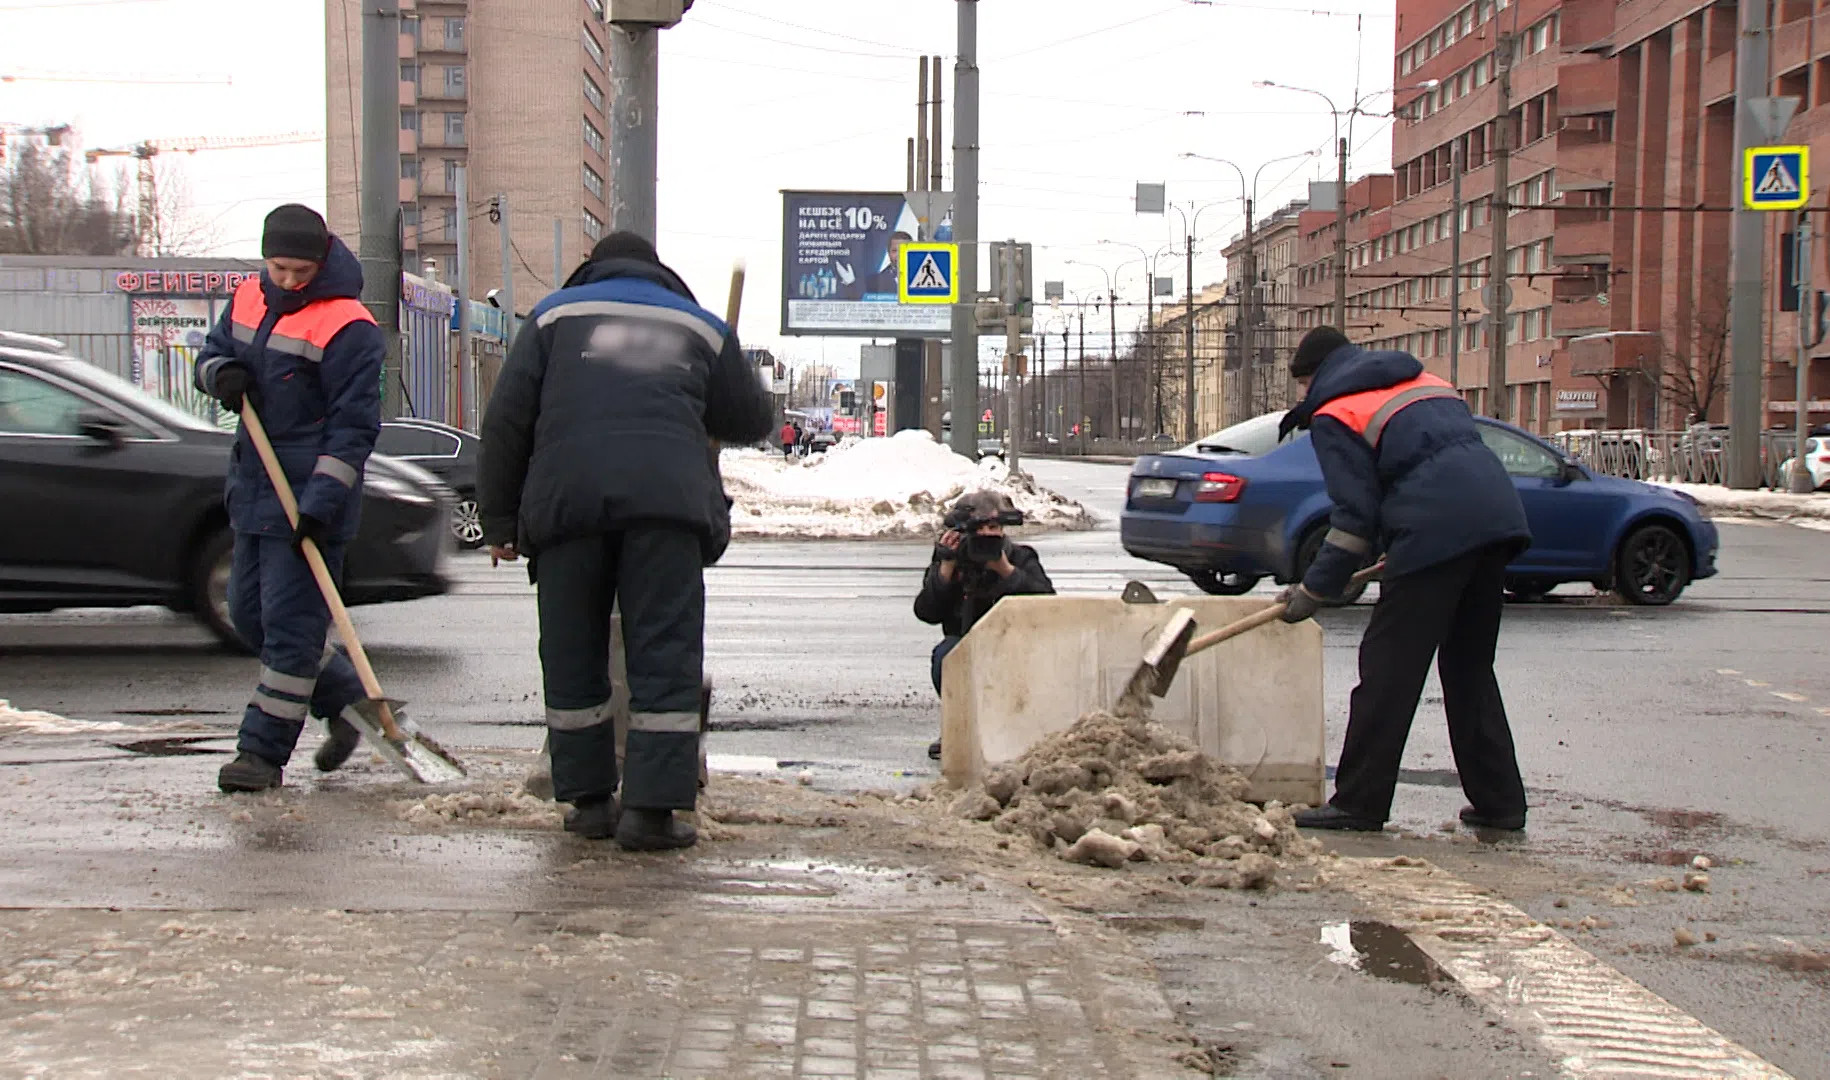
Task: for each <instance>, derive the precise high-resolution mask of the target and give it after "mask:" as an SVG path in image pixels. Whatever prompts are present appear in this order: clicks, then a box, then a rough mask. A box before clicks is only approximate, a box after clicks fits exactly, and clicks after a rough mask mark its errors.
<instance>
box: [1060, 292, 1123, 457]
mask: <svg viewBox="0 0 1830 1080" xmlns="http://www.w3.org/2000/svg"><path fill="white" fill-rule="evenodd" d="M1067 263H1068V265H1069V266H1086V267H1090V268H1092V269H1094V270H1097V271H1099V272H1100V273H1102V274H1104V275H1105V276H1106V305H1107V307H1108V308H1110V310H1111V316H1112V429H1111V430H1112V434H1113V435H1114V436H1116V437H1123V435H1124V428H1123V425H1122V423H1121V421H1120V416H1119V408H1118V294H1117V293H1116V292H1115V291H1114V290H1113V283H1112V271H1110V270H1107V269H1106V268H1105V267H1103V266H1101V265H1099V264H1098V263H1090V262H1082V261H1081V260H1079V259H1069V260H1068V261H1067Z"/></svg>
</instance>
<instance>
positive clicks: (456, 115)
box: [445, 112, 464, 146]
mask: <svg viewBox="0 0 1830 1080" xmlns="http://www.w3.org/2000/svg"><path fill="white" fill-rule="evenodd" d="M445 142H446V143H448V144H450V145H451V146H462V145H464V114H463V113H461V112H453V113H446V114H445Z"/></svg>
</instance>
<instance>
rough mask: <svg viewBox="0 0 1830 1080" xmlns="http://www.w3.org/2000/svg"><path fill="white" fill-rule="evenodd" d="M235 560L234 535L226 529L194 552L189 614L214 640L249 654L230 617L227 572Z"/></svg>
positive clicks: (215, 534)
mask: <svg viewBox="0 0 1830 1080" xmlns="http://www.w3.org/2000/svg"><path fill="white" fill-rule="evenodd" d="M234 559H235V534H234V533H232V532H230V531H229V530H228V529H222V530H219V531H217V532H214V533H211V534H210V536H209V538H208V539H206V540H205V541H204V542H203V546H202V547H200V548H198V549H197V558H196V562H195V563H194V564H193V565H192V568H191V610H192V611H194V612H196V613H197V618H198V619H200V620H202V622H203V625H204V626H206V627H208V628H209V631H210V633H212V634H215V635H216V638H217V640H219V641H221V642H222V643H223V644H224V645H226V646H228V647H229V648H230V649H232V650H233V651H235V652H239V653H251V652H253V651H254V650H253V649H250V648H249V647H248V643H247V642H246V641H244V640H242V636H241V634H239V633H237V632H236V630H235V620H234V619H232V618H230V617H229V570H230V566H231V565H232V564H233V562H234Z"/></svg>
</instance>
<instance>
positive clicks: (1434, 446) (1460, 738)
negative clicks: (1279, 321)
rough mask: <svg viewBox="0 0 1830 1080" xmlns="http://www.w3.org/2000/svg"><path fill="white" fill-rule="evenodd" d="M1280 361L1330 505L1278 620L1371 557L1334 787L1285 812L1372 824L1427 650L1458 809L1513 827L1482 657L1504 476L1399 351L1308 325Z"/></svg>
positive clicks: (1507, 760)
mask: <svg viewBox="0 0 1830 1080" xmlns="http://www.w3.org/2000/svg"><path fill="white" fill-rule="evenodd" d="M1290 375H1291V377H1292V378H1294V379H1296V380H1298V381H1299V382H1301V383H1303V384H1304V385H1305V387H1306V388H1307V393H1306V394H1305V396H1304V397H1303V400H1302V402H1301V403H1300V404H1299V405H1297V406H1296V408H1294V409H1292V410H1290V412H1289V413H1288V414H1286V415H1285V417H1284V419H1283V423H1282V428H1283V432H1284V433H1285V434H1288V433H1289V432H1290V431H1292V430H1294V429H1297V428H1308V429H1309V432H1310V438H1311V440H1312V441H1313V443H1314V446H1315V456H1316V459H1317V460H1318V461H1320V462H1321V466H1322V477H1323V479H1324V480H1325V481H1326V483H1327V485H1328V497H1329V498H1330V499H1331V500H1333V502H1334V513H1333V516H1332V517H1331V518H1330V519H1329V529H1328V533H1327V535H1326V537H1325V538H1324V540H1323V543H1322V548H1321V552H1320V554H1318V555H1317V556H1316V557H1315V561H1314V562H1313V563H1311V564H1310V566H1309V568H1308V570H1307V571H1306V572H1305V573H1304V575H1303V580H1302V581H1301V582H1299V583H1297V584H1294V585H1291V586H1290V587H1289V588H1288V589H1286V590H1285V591H1284V596H1283V599H1284V601H1285V603H1286V605H1287V607H1286V609H1285V613H1284V620H1285V621H1286V622H1301V621H1302V620H1304V619H1307V618H1310V617H1312V616H1313V615H1314V614H1315V612H1316V609H1317V608H1318V607H1319V606H1321V605H1322V604H1323V603H1325V602H1327V601H1328V600H1329V599H1330V598H1334V597H1339V596H1341V595H1342V594H1343V593H1344V592H1345V591H1346V589H1347V585H1348V579H1349V578H1350V577H1352V576H1353V574H1354V572H1355V571H1356V570H1358V569H1359V568H1360V567H1362V566H1365V565H1367V564H1368V563H1370V562H1372V561H1373V559H1374V558H1376V557H1378V556H1380V555H1381V554H1382V555H1383V557H1384V560H1385V569H1384V571H1383V574H1382V576H1381V579H1380V581H1381V584H1380V587H1379V602H1378V604H1377V606H1375V607H1374V608H1373V614H1372V620H1371V622H1369V623H1368V624H1367V627H1366V633H1365V636H1364V637H1363V638H1362V639H1361V641H1360V684H1359V685H1358V686H1357V687H1355V688H1354V691H1353V697H1352V701H1351V704H1350V706H1349V713H1348V719H1347V738H1346V741H1345V742H1344V743H1343V744H1342V746H1341V760H1340V765H1339V767H1338V768H1337V769H1336V770H1335V786H1334V797H1333V798H1332V799H1331V800H1329V802H1328V805H1326V806H1322V807H1319V808H1317V809H1314V810H1306V811H1303V812H1302V813H1300V814H1298V815H1297V818H1296V822H1297V824H1298V825H1300V826H1302V827H1304V828H1310V829H1348V830H1356V831H1367V832H1376V831H1378V830H1381V829H1383V828H1384V827H1385V821H1386V819H1387V818H1388V817H1390V816H1391V808H1392V797H1393V794H1394V793H1395V791H1396V789H1397V783H1398V765H1399V762H1400V761H1401V760H1402V758H1403V757H1404V744H1405V741H1406V740H1407V739H1408V738H1409V736H1410V731H1411V721H1412V719H1413V718H1414V717H1415V714H1416V712H1417V702H1418V699H1419V698H1420V697H1421V696H1422V694H1423V684H1424V680H1425V679H1427V678H1428V677H1429V674H1430V661H1431V660H1432V659H1434V660H1435V661H1436V668H1437V672H1438V674H1439V675H1440V677H1441V680H1442V699H1443V711H1444V713H1446V714H1447V717H1448V724H1449V744H1450V746H1451V748H1452V749H1453V750H1454V753H1455V766H1456V770H1457V772H1459V773H1460V775H1461V783H1462V790H1463V791H1464V792H1465V793H1466V794H1467V796H1468V802H1469V804H1470V805H1469V806H1467V807H1465V808H1464V809H1463V810H1462V813H1461V817H1462V821H1464V822H1466V823H1467V824H1469V825H1471V826H1474V827H1476V828H1497V829H1522V828H1524V827H1525V787H1524V784H1523V782H1522V781H1521V780H1520V778H1519V764H1518V759H1517V757H1516V755H1515V754H1514V752H1513V745H1512V730H1511V728H1510V727H1509V726H1508V725H1507V722H1506V704H1505V701H1504V700H1503V699H1502V698H1501V696H1500V684H1499V680H1498V679H1497V678H1496V677H1495V675H1494V672H1493V656H1494V650H1495V648H1496V646H1497V645H1498V642H1499V634H1500V614H1501V610H1502V608H1503V606H1504V602H1505V575H1506V564H1507V563H1510V562H1511V561H1512V560H1513V559H1514V558H1516V557H1517V556H1518V554H1519V553H1520V552H1522V551H1524V550H1525V549H1526V548H1527V547H1528V546H1530V543H1531V530H1530V528H1529V527H1528V526H1527V524H1526V521H1525V508H1524V506H1523V505H1522V504H1521V503H1520V502H1519V495H1518V492H1517V491H1516V490H1515V489H1514V488H1513V486H1512V478H1511V477H1510V476H1508V475H1507V473H1506V469H1505V466H1503V465H1502V464H1501V463H1500V460H1499V458H1498V457H1497V456H1496V455H1495V454H1494V453H1493V451H1492V450H1490V449H1488V447H1487V444H1486V443H1485V442H1483V441H1482V440H1481V435H1480V428H1479V427H1478V425H1476V424H1475V422H1474V418H1473V416H1472V415H1470V414H1469V412H1468V406H1467V403H1466V402H1464V401H1463V400H1462V398H1461V395H1460V394H1458V393H1457V392H1456V391H1455V388H1454V387H1452V386H1450V385H1449V384H1448V383H1447V382H1444V381H1443V380H1442V379H1439V378H1437V377H1436V376H1434V375H1430V374H1427V373H1426V372H1425V371H1424V370H1423V365H1422V364H1421V363H1420V362H1418V360H1417V358H1416V357H1414V356H1412V355H1411V354H1409V353H1405V352H1384V351H1371V350H1366V349H1361V348H1359V347H1358V346H1355V345H1353V344H1351V343H1349V342H1348V340H1347V338H1346V337H1345V336H1343V335H1342V334H1341V332H1340V331H1338V330H1336V329H1335V328H1333V327H1330V326H1321V327H1317V328H1315V329H1314V330H1311V331H1310V332H1309V333H1308V334H1307V335H1305V336H1304V337H1303V340H1302V342H1301V344H1299V345H1298V346H1297V349H1296V356H1295V358H1294V359H1293V360H1292V361H1291V362H1290Z"/></svg>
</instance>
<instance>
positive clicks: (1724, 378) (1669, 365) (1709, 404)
mask: <svg viewBox="0 0 1830 1080" xmlns="http://www.w3.org/2000/svg"><path fill="white" fill-rule="evenodd" d="M1699 284H1700V288H1699V289H1698V290H1697V294H1698V297H1699V302H1698V304H1697V308H1696V314H1695V318H1694V320H1693V322H1692V325H1691V326H1690V328H1689V333H1688V334H1685V335H1684V336H1682V337H1681V338H1680V339H1679V340H1678V341H1677V342H1675V343H1673V345H1672V348H1671V353H1670V355H1669V356H1668V357H1666V358H1665V360H1664V362H1663V363H1662V364H1659V365H1656V367H1655V366H1654V365H1652V364H1650V363H1648V364H1647V365H1645V366H1644V368H1643V369H1642V370H1643V371H1644V372H1645V374H1646V376H1647V378H1649V379H1651V380H1652V381H1654V382H1655V383H1657V384H1658V387H1659V389H1660V390H1661V391H1662V392H1663V393H1665V394H1666V395H1669V397H1670V399H1671V402H1672V404H1673V405H1674V406H1675V407H1676V408H1677V409H1679V410H1681V411H1682V413H1683V417H1684V423H1685V424H1686V425H1689V424H1700V423H1703V422H1705V421H1707V420H1708V419H1709V417H1710V414H1711V413H1712V412H1713V411H1714V409H1715V408H1716V406H1717V405H1718V404H1719V403H1721V402H1722V401H1724V400H1726V398H1727V396H1728V362H1729V351H1728V329H1729V316H1728V284H1727V282H1726V281H1725V280H1724V279H1723V278H1722V275H1720V274H1710V275H1705V277H1704V280H1703V281H1702V282H1700V283H1699Z"/></svg>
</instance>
